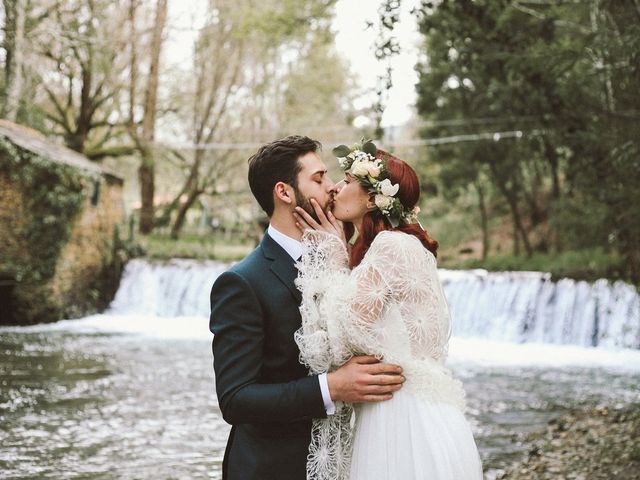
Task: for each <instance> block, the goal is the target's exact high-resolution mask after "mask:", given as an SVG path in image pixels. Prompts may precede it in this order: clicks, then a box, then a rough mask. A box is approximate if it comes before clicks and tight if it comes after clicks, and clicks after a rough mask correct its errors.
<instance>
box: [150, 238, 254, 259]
mask: <svg viewBox="0 0 640 480" xmlns="http://www.w3.org/2000/svg"><path fill="white" fill-rule="evenodd" d="M140 241H141V243H142V247H143V249H144V251H145V254H146V256H147V257H149V258H155V259H159V260H170V259H172V258H193V259H198V260H218V261H221V262H231V261H235V260H240V259H242V258H243V257H245V256H246V255H247V254H248V253H249V252H251V250H252V249H253V248H254V245H253V244H248V243H245V242H242V241H240V240H237V239H232V240H230V241H229V240H226V239H224V238H223V237H221V236H217V235H215V234H211V235H207V236H202V235H187V234H184V235H182V236H181V237H180V238H179V239H172V238H171V237H170V236H168V235H160V234H155V233H154V234H151V235H147V236H145V237H142V238H141V239H140Z"/></svg>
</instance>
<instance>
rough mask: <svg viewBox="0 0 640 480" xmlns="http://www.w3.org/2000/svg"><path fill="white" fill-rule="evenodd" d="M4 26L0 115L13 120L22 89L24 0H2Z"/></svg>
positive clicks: (15, 117)
mask: <svg viewBox="0 0 640 480" xmlns="http://www.w3.org/2000/svg"><path fill="white" fill-rule="evenodd" d="M3 3H4V12H5V28H4V47H5V51H6V58H5V88H4V92H3V93H4V95H3V97H4V98H3V100H4V101H3V102H2V103H3V105H2V108H1V112H0V113H1V116H2V117H3V118H6V119H7V120H11V121H12V122H15V121H16V120H17V116H18V109H19V107H20V98H21V91H22V84H23V78H22V76H23V75H22V65H23V62H24V35H25V33H24V29H25V16H26V12H25V2H24V0H4V1H3Z"/></svg>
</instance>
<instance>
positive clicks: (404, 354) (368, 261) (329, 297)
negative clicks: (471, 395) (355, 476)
mask: <svg viewBox="0 0 640 480" xmlns="http://www.w3.org/2000/svg"><path fill="white" fill-rule="evenodd" d="M303 244H304V246H305V253H304V254H303V256H302V260H301V261H300V262H299V263H298V270H299V275H298V279H297V281H296V283H297V285H298V287H299V289H300V290H301V291H302V304H301V307H300V310H301V315H302V327H301V328H300V330H298V332H296V342H297V343H298V346H299V347H300V360H301V361H302V362H303V363H304V364H305V365H307V366H308V367H309V369H310V371H311V373H315V374H318V373H322V372H327V371H332V370H334V369H336V368H338V367H339V366H340V365H342V364H343V363H345V362H346V361H347V360H348V359H349V358H350V357H351V356H353V355H357V354H370V355H375V356H377V357H378V358H380V359H381V360H384V361H385V362H388V363H395V364H399V365H401V366H402V367H403V373H404V375H405V377H406V379H407V380H406V383H405V386H404V387H403V388H408V389H410V390H412V391H413V392H414V393H415V394H416V395H418V396H419V397H421V398H424V399H427V400H434V401H443V402H447V403H450V404H453V405H455V406H458V407H459V408H461V409H463V408H464V391H463V389H462V385H461V384H460V382H458V381H456V380H454V379H453V378H452V377H451V375H450V373H449V371H448V370H447V369H446V368H445V367H444V366H443V363H444V360H445V358H446V355H447V345H448V340H449V336H450V323H451V322H450V315H449V309H448V306H447V302H446V299H445V296H444V292H443V290H442V286H441V283H440V280H439V278H438V272H437V265H436V259H435V257H434V256H433V254H432V253H431V252H429V251H428V250H427V249H425V248H424V247H423V245H422V244H421V243H420V241H419V240H418V239H417V238H415V237H414V236H412V235H408V234H405V233H402V232H390V231H384V232H381V233H379V234H378V235H377V236H376V238H375V239H374V241H373V242H372V244H371V246H370V247H369V250H368V251H367V253H366V254H365V256H364V258H363V260H362V262H361V263H360V264H359V265H358V266H357V267H355V268H354V269H353V270H349V268H348V256H347V251H346V249H345V248H344V245H343V244H342V242H341V241H340V239H338V238H337V237H336V236H334V235H331V234H328V233H325V232H318V231H308V232H306V233H305V234H304V236H303ZM350 413H351V410H350V406H343V405H341V406H340V408H339V411H338V414H339V415H338V416H337V418H333V419H332V418H331V417H329V418H328V419H326V420H318V421H314V428H313V431H312V443H311V447H310V457H309V469H308V476H307V478H312V479H321V478H347V476H348V473H347V471H345V470H344V469H345V468H347V467H348V460H349V448H350V437H349V433H350V432H349V426H348V425H345V424H344V418H346V417H349V416H350ZM340 422H342V423H340ZM335 464H337V465H338V469H337V470H332V468H333V467H332V465H335ZM327 472H329V473H327ZM325 474H326V475H325Z"/></svg>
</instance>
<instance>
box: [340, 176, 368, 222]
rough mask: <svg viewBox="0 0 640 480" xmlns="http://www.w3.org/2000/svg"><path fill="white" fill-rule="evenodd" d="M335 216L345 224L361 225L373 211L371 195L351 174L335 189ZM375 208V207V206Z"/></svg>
mask: <svg viewBox="0 0 640 480" xmlns="http://www.w3.org/2000/svg"><path fill="white" fill-rule="evenodd" d="M334 191H335V196H334V198H333V215H334V216H335V217H336V218H337V219H338V220H341V221H343V222H352V223H356V224H358V223H360V222H361V221H362V219H363V218H364V216H365V214H366V213H367V212H368V211H369V210H371V209H372V205H373V204H372V202H371V201H370V195H369V193H368V192H367V191H366V190H365V189H364V187H363V186H362V185H361V184H360V182H358V180H357V179H356V178H355V177H354V176H353V175H351V174H350V173H348V172H347V173H346V174H345V178H344V180H342V181H341V182H340V183H338V184H336V185H335V187H334ZM373 208H375V205H373Z"/></svg>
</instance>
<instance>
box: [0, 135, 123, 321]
mask: <svg viewBox="0 0 640 480" xmlns="http://www.w3.org/2000/svg"><path fill="white" fill-rule="evenodd" d="M123 214H124V209H123V203H122V182H121V181H120V180H119V179H117V178H115V177H112V176H109V175H96V174H95V173H88V172H83V171H82V170H80V169H77V168H74V167H72V166H69V165H65V164H60V163H56V162H54V161H51V160H49V159H46V158H42V157H41V156H38V155H35V154H33V153H31V152H29V151H26V150H24V149H20V148H18V147H16V146H15V145H13V144H12V143H10V142H9V141H8V140H6V139H4V138H0V232H1V235H2V238H1V242H0V275H1V276H2V278H4V279H5V280H4V286H3V287H0V288H3V289H4V291H3V296H4V297H5V298H6V295H7V292H8V289H9V288H10V287H8V286H7V284H8V283H10V282H7V279H11V280H12V282H13V286H12V287H11V302H9V303H10V305H9V307H7V306H5V307H2V309H1V310H0V323H4V324H8V323H15V324H31V323H40V322H50V321H56V320H59V319H60V318H72V317H75V316H80V315H83V314H86V313H89V312H92V311H96V310H98V309H100V308H102V307H104V306H106V303H107V302H108V300H109V298H110V296H111V295H112V294H113V293H114V291H115V287H116V285H117V281H118V278H119V274H120V271H121V268H122V263H123V262H122V259H121V258H120V256H119V255H118V253H117V251H118V248H119V242H118V239H117V230H118V225H119V223H120V222H121V221H122V218H123Z"/></svg>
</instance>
